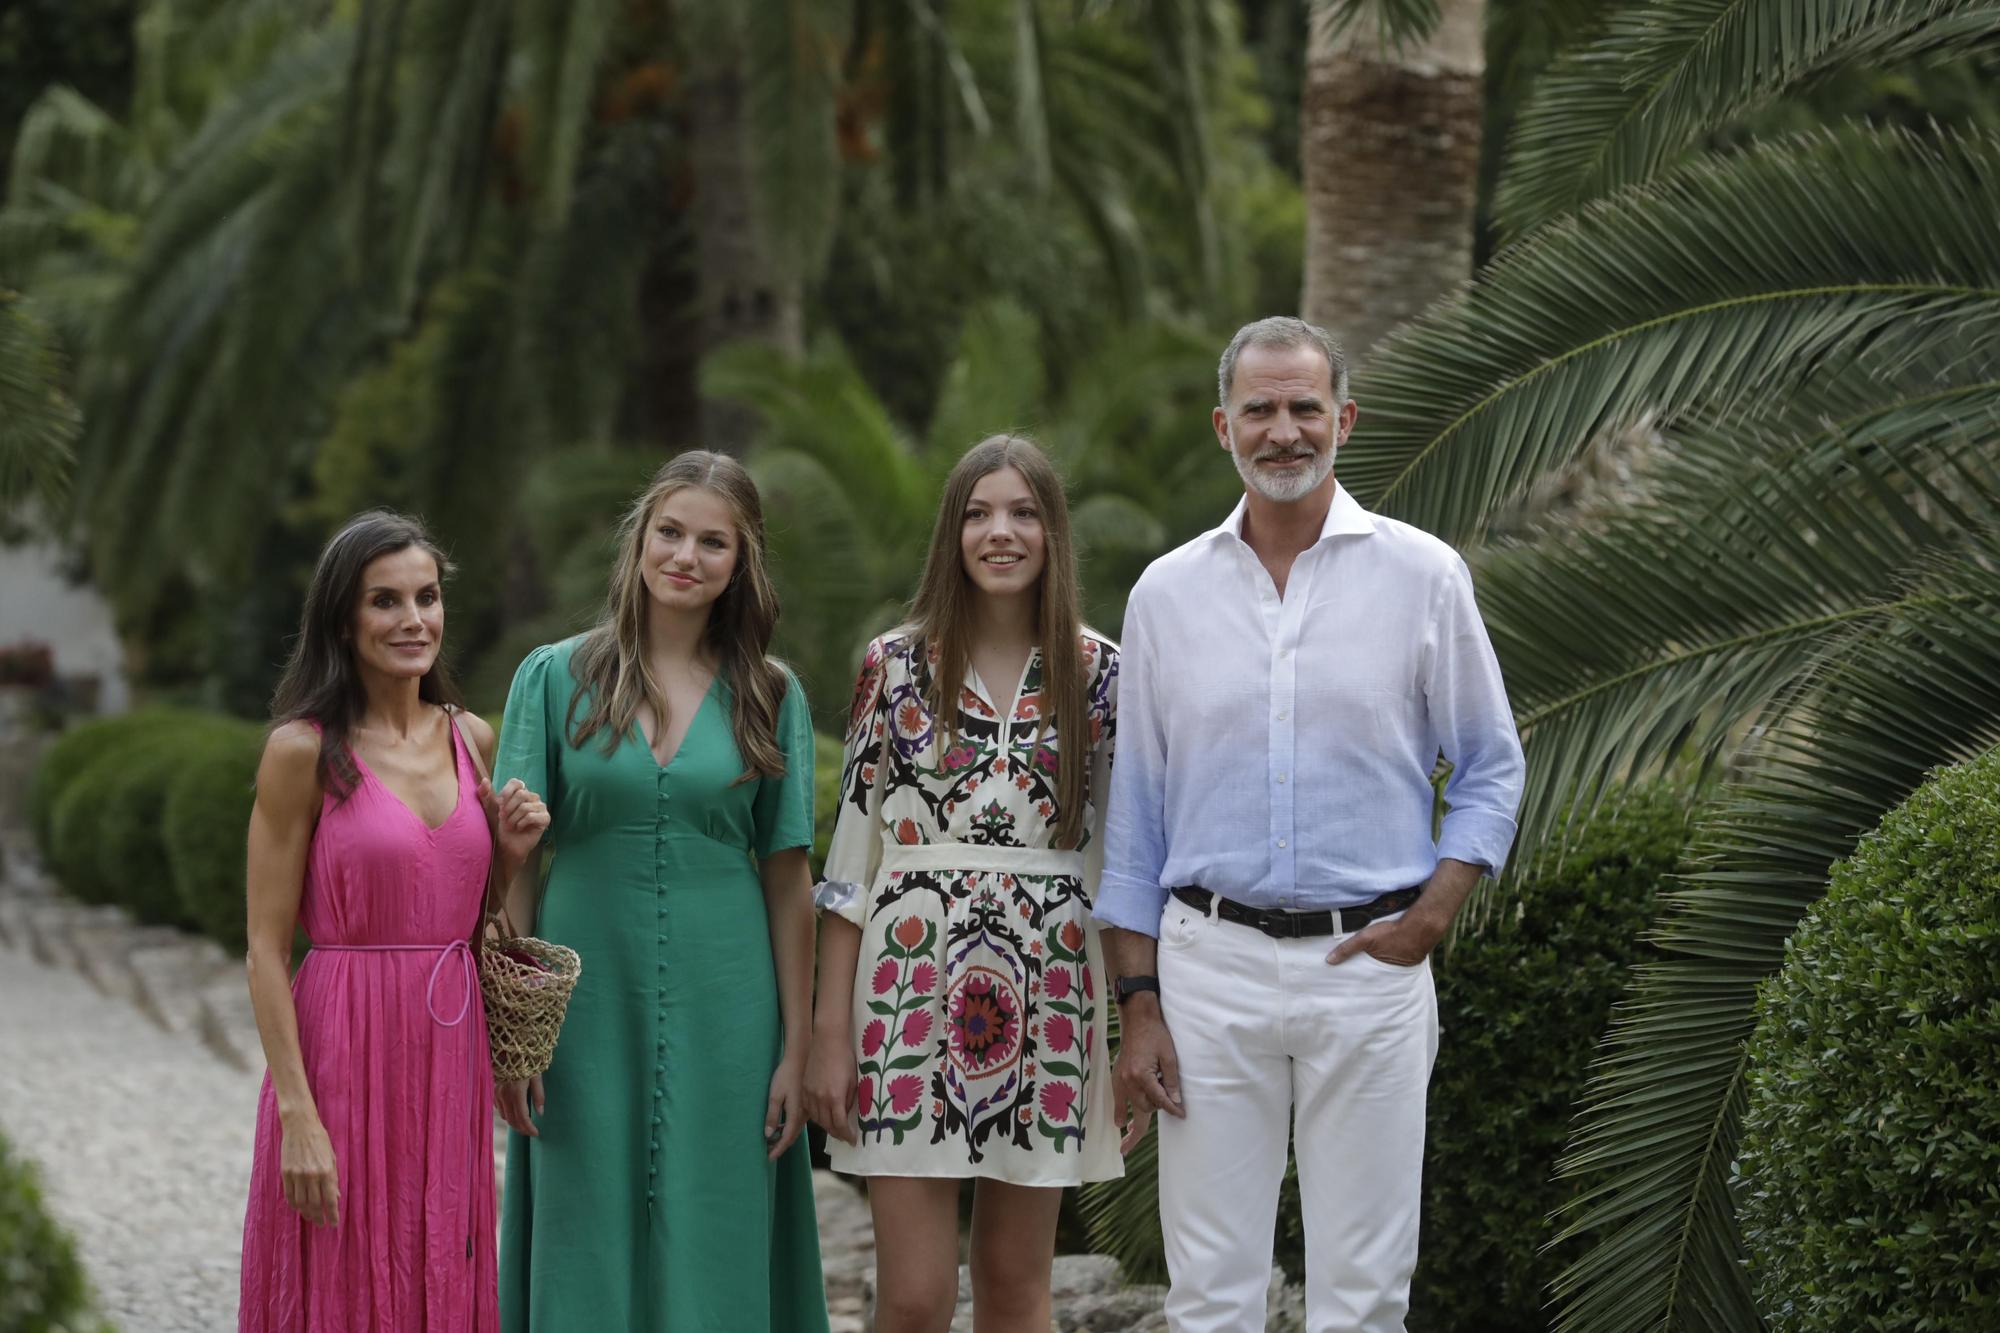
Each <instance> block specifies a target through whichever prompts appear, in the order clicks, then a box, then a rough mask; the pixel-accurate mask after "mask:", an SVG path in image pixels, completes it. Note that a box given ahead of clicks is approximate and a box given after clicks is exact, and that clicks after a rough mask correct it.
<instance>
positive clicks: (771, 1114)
mask: <svg viewBox="0 0 2000 1333" xmlns="http://www.w3.org/2000/svg"><path fill="white" fill-rule="evenodd" d="M758 873H759V875H760V876H761V877H762V879H763V881H764V910H765V913H766V914H767V915H768V916H769V918H770V923H771V962H772V965H773V966H774V967H775V969H776V971H777V974H778V1015H779V1019H780V1021H781V1022H782V1023H783V1024H784V1032H785V1049H784V1054H783V1055H782V1056H781V1057H780V1058H779V1061H778V1068H777V1070H776V1071H775V1072H774V1073H773V1074H772V1076H771V1098H770V1104H769V1105H768V1106H767V1107H766V1109H765V1112H764V1137H765V1138H767V1139H769V1140H770V1141H771V1154H770V1155H771V1156H772V1157H773V1158H776V1157H778V1156H780V1155H781V1154H783V1153H784V1152H785V1150H786V1149H788V1148H790V1147H791V1146H792V1144H793V1143H794V1142H796V1141H797V1139H798V1137H799V1133H800V1131H801V1130H803V1129H804V1128H805V1123H806V1122H805V1070H806V1052H807V1050H808V1048H809V1047H810V1045H811V1039H812V985H813V912H812V893H813V888H812V867H811V866H810V865H809V864H808V863H807V861H806V849H805V848H803V847H788V848H786V849H785V850H784V851H781V852H775V853H773V854H772V855H770V856H767V857H765V858H764V860H763V861H762V862H761V863H760V864H759V866H758Z"/></svg>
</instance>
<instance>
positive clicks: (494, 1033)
mask: <svg viewBox="0 0 2000 1333" xmlns="http://www.w3.org/2000/svg"><path fill="white" fill-rule="evenodd" d="M522 959H533V960H534V962H533V963H528V962H523V961H522ZM582 974H583V961H582V960H581V959H579V958H578V957H577V956H576V950H574V949H566V948H564V947H563V946H562V945H560V944H551V943H549V942H548V941H547V940H538V939H536V938H535V937H534V936H532V935H515V934H512V933H506V934H502V935H501V936H499V937H498V938H497V939H488V940H486V941H485V943H484V946H483V947H482V948H481V949H480V950H479V991H480V994H482V995H484V996H485V997H486V1036H487V1039H488V1041H490V1042H491V1043H492V1046H493V1079H494V1081H495V1082H497V1083H505V1082H508V1081H510V1080H513V1079H523V1078H530V1077H532V1076H534V1075H536V1074H539V1073H541V1072H542V1071H543V1070H544V1069H547V1068H548V1067H549V1062H550V1061H551V1060H553V1059H554V1058H555V1054H556V1037H557V1035H558V1034H559V1033H560V1032H561V1031H562V1021H563V1011H564V1010H565V1009H566V1008H567V1007H568V1006H569V996H570V992H571V991H573V990H575V989H576V979H577V978H578V977H579V976H581V975H582Z"/></svg>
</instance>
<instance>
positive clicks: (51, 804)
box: [28, 708, 201, 865]
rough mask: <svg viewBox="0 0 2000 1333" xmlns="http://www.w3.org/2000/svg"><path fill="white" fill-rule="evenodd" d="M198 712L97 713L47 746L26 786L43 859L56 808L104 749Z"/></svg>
mask: <svg viewBox="0 0 2000 1333" xmlns="http://www.w3.org/2000/svg"><path fill="white" fill-rule="evenodd" d="M200 716H201V714H199V713H189V712H185V711H183V710H181V709H174V708H148V709H143V710H141V711H139V712H134V713H125V714H122V715H120V716H118V717H107V718H99V719H97V720H95V721H91V722H84V723H81V724H79V725H77V726H74V727H71V728H70V729H69V730H68V731H66V732H64V733H63V734H62V735H61V736H60V737H59V738H58V739H57V740H56V742H55V743H54V744H53V745H51V746H49V748H48V752H47V753H45V754H44V755H43V756H42V758H41V762H40V763H39V764H37V765H36V766H35V778H34V781H33V782H32V783H30V784H29V786H28V829H29V831H30V832H31V833H33V834H34V835H35V843H36V845H37V846H39V847H40V848H41V849H42V859H43V860H45V861H47V862H49V864H50V865H54V864H55V858H54V854H53V839H54V833H55V826H54V821H55V809H56V805H57V804H58V803H59V802H60V801H61V799H62V796H63V793H64V792H66V791H68V790H69V787H70V784H71V783H72V782H74V781H75V780H76V778H77V777H78V775H80V774H81V773H82V772H83V771H84V770H85V769H86V768H89V767H90V766H91V765H92V764H95V763H96V762H97V761H98V760H99V759H101V758H103V757H104V756H105V755H107V754H111V753H113V752H115V751H119V750H122V749H124V748H125V747H126V746H128V745H129V744H131V742H132V741H133V740H134V739H135V738H137V737H139V736H142V735H144V734H145V733H146V732H147V731H150V730H152V729H154V728H156V727H160V726H168V725H175V724H182V723H185V722H187V721H188V720H189V719H190V718H199V717H200Z"/></svg>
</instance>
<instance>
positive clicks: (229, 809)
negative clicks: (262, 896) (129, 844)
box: [164, 722, 264, 955]
mask: <svg viewBox="0 0 2000 1333" xmlns="http://www.w3.org/2000/svg"><path fill="white" fill-rule="evenodd" d="M263 740H264V731H263V728H261V727H257V726H254V725H251V724H249V723H233V722H232V723H218V724H217V725H216V726H214V727H212V728H210V729H208V730H207V731H205V732H204V733H203V734H202V735H200V736H199V737H197V738H195V739H194V740H193V741H191V742H190V743H189V744H188V745H186V746H185V748H184V751H183V758H182V762H181V764H180V769H179V771H178V772H177V773H176V774H175V775H174V781H173V785H172V788H171V789H170V790H169V791H168V792H167V795H166V805H165V812H164V813H165V840H166V863H167V867H168V869H170V870H171V871H172V876H173V888H174V892H175V893H176V894H177V895H178V897H179V900H180V911H181V913H182V915H184V916H185V917H186V918H187V919H188V920H189V921H192V922H193V923H194V924H195V926H196V928H197V929H199V930H200V931H201V932H202V934H204V935H207V936H208V937H209V938H210V939H212V940H215V941H216V942H217V943H219V944H221V945H222V946H223V948H225V949H227V950H228V951H229V952H230V953H231V954H232V955H234V954H238V953H241V952H242V951H243V949H244V948H245V947H246V945H247V943H248V941H247V940H246V939H245V937H244V920H245V913H244V885H243V866H244V839H245V836H246V833H247V831H248V828H249V824H250V807H251V805H252V803H253V802H254V800H255V793H254V791H253V785H254V783H255V781H256V777H257V763H258V760H259V759H260V758H261V757H262V755H263Z"/></svg>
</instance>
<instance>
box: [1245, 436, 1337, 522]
mask: <svg viewBox="0 0 2000 1333" xmlns="http://www.w3.org/2000/svg"><path fill="white" fill-rule="evenodd" d="M1337 452H1339V451H1338V450H1337V449H1328V450H1327V451H1326V452H1325V453H1323V454H1321V455H1320V456H1319V457H1318V458H1316V459H1315V460H1313V463H1312V466H1310V467H1308V468H1306V469H1305V470H1304V471H1302V472H1296V473H1293V474H1292V475H1291V476H1289V477H1286V476H1275V475H1272V474H1269V473H1264V472H1260V471H1258V469H1257V464H1256V461H1255V460H1253V459H1249V458H1245V457H1244V456H1243V455H1242V454H1240V453H1238V452H1237V451H1236V432H1235V431H1234V430H1232V431H1230V432H1229V457H1230V459H1231V460H1232V461H1233V462H1234V463H1235V464H1236V475H1237V476H1239V477H1241V478H1243V484H1244V485H1245V486H1248V487H1249V488H1250V489H1251V490H1253V491H1255V492H1257V494H1259V495H1261V496H1263V497H1264V498H1265V499H1266V500H1275V501H1277V502H1278V503H1279V504H1290V503H1291V502H1292V501H1294V500H1303V499H1305V497H1306V496H1308V495H1311V494H1312V493H1313V492H1314V491H1315V490H1317V489H1318V488H1319V484H1320V483H1321V482H1323V481H1325V480H1326V479H1327V477H1328V476H1329V475H1330V474H1331V473H1332V472H1333V458H1334V455H1335V454H1336V453H1337Z"/></svg>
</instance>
